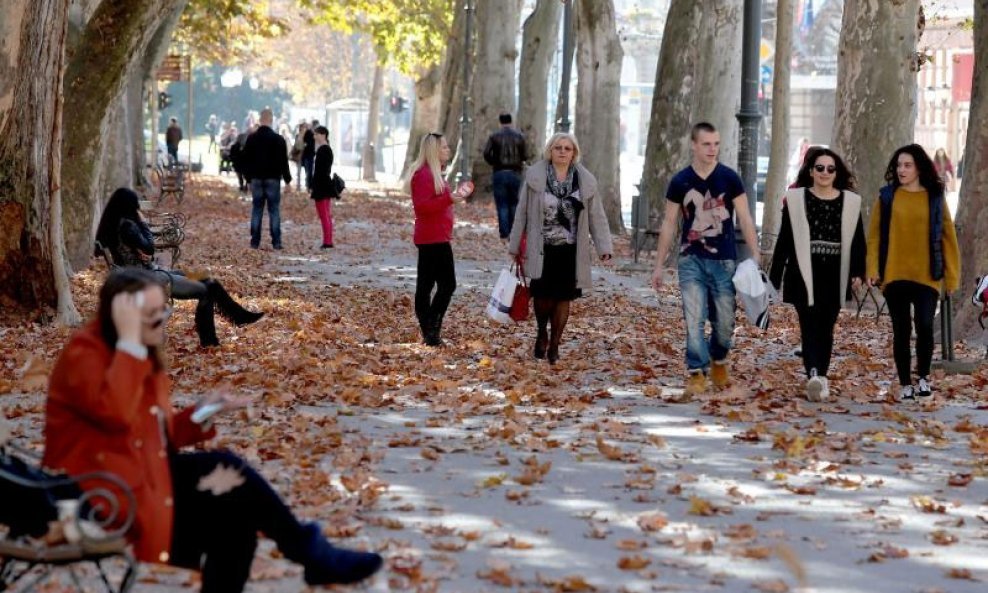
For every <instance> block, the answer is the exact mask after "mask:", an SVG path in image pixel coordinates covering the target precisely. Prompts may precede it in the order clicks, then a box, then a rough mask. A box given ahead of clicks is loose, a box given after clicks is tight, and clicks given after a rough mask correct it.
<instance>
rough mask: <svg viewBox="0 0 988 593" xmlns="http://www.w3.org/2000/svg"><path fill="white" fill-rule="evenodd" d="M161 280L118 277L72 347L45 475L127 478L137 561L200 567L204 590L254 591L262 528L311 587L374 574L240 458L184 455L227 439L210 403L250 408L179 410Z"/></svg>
mask: <svg viewBox="0 0 988 593" xmlns="http://www.w3.org/2000/svg"><path fill="white" fill-rule="evenodd" d="M158 282H159V281H158V279H157V277H156V276H155V275H154V274H153V273H152V272H149V271H146V270H141V269H136V268H123V269H120V270H117V271H115V272H113V273H112V274H110V276H109V277H108V278H107V280H106V282H105V283H104V285H103V288H102V289H101V290H100V299H99V311H98V314H97V317H96V319H95V320H93V321H92V322H90V323H89V324H87V325H86V326H85V327H83V328H82V330H81V331H79V332H77V333H76V334H75V335H73V336H72V338H71V340H70V341H69V343H68V345H66V347H65V348H64V349H63V350H62V352H61V354H60V355H59V357H58V361H57V362H56V363H55V368H54V369H53V371H52V374H51V380H50V385H49V394H48V403H47V410H46V415H45V458H44V463H45V466H46V467H50V468H54V469H61V470H65V471H66V472H68V473H69V474H81V473H86V472H90V471H109V472H112V473H114V474H117V475H118V476H120V477H121V478H122V479H123V480H124V481H126V482H127V484H128V485H129V486H130V488H131V489H132V490H133V492H134V496H135V499H136V504H137V508H136V517H135V521H134V524H133V527H132V528H131V530H130V532H129V533H128V538H129V539H130V541H131V542H132V543H133V545H134V548H135V552H136V555H137V557H138V559H140V560H142V561H146V562H160V563H169V564H173V565H175V566H181V567H183V568H188V569H192V570H201V571H202V591H203V593H239V592H240V591H242V590H243V587H244V584H245V583H246V582H247V578H248V577H249V576H250V565H251V562H252V561H253V558H254V550H255V548H256V547H257V533H258V532H259V531H260V532H263V533H264V534H265V535H266V536H267V537H270V538H271V539H273V540H274V541H275V542H276V543H277V544H278V548H279V549H280V550H281V552H282V553H283V554H284V555H285V557H286V558H288V559H290V560H293V561H295V562H298V563H299V564H302V565H303V566H304V567H305V581H306V582H307V583H308V584H310V585H319V584H328V583H352V582H356V581H359V580H362V579H364V578H365V577H367V576H370V575H371V574H373V573H374V572H375V571H377V569H378V568H380V566H381V561H382V560H381V557H380V556H379V555H377V554H374V553H365V552H353V551H349V550H343V549H340V548H334V547H333V546H331V545H330V544H329V543H328V542H327V541H326V540H325V538H324V537H323V536H322V532H321V530H320V528H319V526H318V525H317V524H315V523H310V524H302V523H300V522H299V521H298V520H297V519H296V518H295V516H294V515H293V514H292V512H291V511H290V510H289V509H288V507H287V506H285V503H284V502H283V501H282V500H281V497H279V496H278V494H277V493H276V492H275V491H274V490H272V488H271V486H270V485H269V484H268V483H267V481H266V480H265V479H264V478H262V477H261V476H260V475H259V474H258V473H257V472H255V471H254V469H252V468H251V467H250V466H248V465H247V464H246V463H245V462H244V461H243V460H242V459H240V458H239V457H237V456H236V455H234V454H232V453H228V452H224V451H204V452H188V453H184V452H180V451H179V449H180V448H181V447H184V446H187V445H191V444H194V443H197V442H200V441H204V440H206V439H209V438H212V437H213V436H214V435H215V434H216V433H215V430H214V429H213V428H212V427H211V426H210V420H209V419H208V418H202V417H200V415H199V414H201V413H202V412H205V411H206V410H207V409H208V408H206V406H207V405H209V406H210V407H212V408H213V409H214V410H215V411H218V412H223V411H229V410H232V409H235V408H238V407H242V406H243V405H244V404H245V402H243V401H242V400H236V399H234V398H231V397H230V396H228V395H213V396H210V397H207V398H206V399H205V400H203V402H201V403H200V404H199V406H197V407H190V408H186V409H184V410H182V411H180V412H178V413H175V412H173V411H172V407H171V403H170V401H169V388H170V383H169V380H168V375H167V373H166V371H165V366H164V363H163V362H162V354H161V348H162V345H163V344H164V339H165V322H166V321H167V319H168V316H169V314H170V313H171V308H170V307H168V305H167V304H166V302H165V293H164V289H163V287H162V286H161V285H160V284H159V283H158ZM197 410H198V411H199V414H196V412H197Z"/></svg>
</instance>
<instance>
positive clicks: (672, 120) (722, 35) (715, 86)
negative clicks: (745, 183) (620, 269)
mask: <svg viewBox="0 0 988 593" xmlns="http://www.w3.org/2000/svg"><path fill="white" fill-rule="evenodd" d="M741 3H742V0H730V1H729V2H721V1H719V0H702V1H694V0H672V2H671V4H670V5H669V14H668V15H667V17H666V25H665V29H664V33H663V36H662V50H661V52H660V53H659V63H658V66H657V68H656V72H655V91H654V93H653V95H652V113H651V116H650V119H649V128H648V141H647V143H646V145H645V167H644V169H643V171H642V180H641V186H640V195H641V199H643V200H646V201H647V203H648V206H649V210H650V214H649V223H648V225H649V228H651V229H654V230H658V228H659V221H660V220H661V218H662V213H663V211H664V209H665V199H664V198H665V191H666V187H667V186H668V185H669V180H670V179H672V176H673V175H675V174H676V172H677V171H679V170H680V169H682V168H683V167H685V166H687V165H688V164H689V162H690V158H691V155H690V127H691V126H692V124H694V123H696V122H698V121H701V120H705V121H708V122H710V123H712V124H714V125H715V126H716V127H717V128H718V130H719V131H720V137H721V153H720V155H721V158H720V160H721V161H722V162H724V163H725V164H727V165H729V166H731V167H734V166H736V164H737V163H736V156H732V155H736V154H737V141H738V136H737V119H736V118H735V111H736V110H737V107H738V104H739V102H740V100H741V82H740V79H739V78H738V75H739V74H740V71H741V68H740V65H738V63H737V60H738V59H739V58H740V52H737V50H736V49H735V48H736V47H738V46H739V45H740V31H741V22H740V14H739V13H738V10H737V7H738V6H739V5H741ZM683 31H695V32H696V35H695V39H693V40H691V42H690V43H684V42H683V35H682V32H683ZM732 44H733V45H732ZM735 53H736V54H737V55H735ZM732 64H733V65H732ZM711 95H719V97H711Z"/></svg>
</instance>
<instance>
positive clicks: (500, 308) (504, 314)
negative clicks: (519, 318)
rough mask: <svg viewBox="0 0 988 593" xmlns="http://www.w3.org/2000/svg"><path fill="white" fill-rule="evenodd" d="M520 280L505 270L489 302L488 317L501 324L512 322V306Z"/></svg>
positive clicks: (499, 276)
mask: <svg viewBox="0 0 988 593" xmlns="http://www.w3.org/2000/svg"><path fill="white" fill-rule="evenodd" d="M517 285H518V279H517V278H515V275H514V274H512V273H511V270H509V269H507V268H505V269H503V270H501V273H500V274H498V277H497V282H495V283H494V290H493V291H491V298H490V299H489V300H488V301H487V315H488V316H489V317H490V318H491V319H493V320H494V321H500V322H501V323H510V322H511V304H512V301H513V300H514V298H515V287H516V286H517Z"/></svg>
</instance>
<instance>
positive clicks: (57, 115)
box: [0, 0, 79, 324]
mask: <svg viewBox="0 0 988 593" xmlns="http://www.w3.org/2000/svg"><path fill="white" fill-rule="evenodd" d="M68 8H69V2H68V0H19V1H17V2H13V3H8V5H7V6H5V7H4V10H5V14H4V18H5V20H6V23H5V24H6V26H5V27H2V28H0V48H2V49H0V69H3V70H6V71H3V72H0V74H2V76H0V80H3V82H2V83H0V228H2V229H3V233H0V295H3V296H4V297H7V298H11V299H13V300H14V301H15V302H17V303H20V304H22V305H24V306H27V307H32V308H38V307H41V308H50V307H54V308H55V309H56V315H57V321H58V322H60V323H65V324H75V323H78V321H79V313H78V312H77V311H76V309H75V305H74V304H73V303H72V294H71V292H70V290H69V280H68V273H67V271H66V266H65V253H64V250H63V247H62V245H63V240H62V236H61V233H62V228H61V225H60V224H59V223H58V221H57V220H56V217H58V216H59V214H60V209H61V188H60V186H59V179H60V170H59V167H60V161H59V152H60V148H61V145H60V144H61V128H62V119H61V109H62V89H61V81H62V76H63V73H64V71H65V43H66V36H67V29H68ZM8 52H9V53H8Z"/></svg>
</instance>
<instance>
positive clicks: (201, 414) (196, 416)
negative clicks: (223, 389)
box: [191, 402, 223, 424]
mask: <svg viewBox="0 0 988 593" xmlns="http://www.w3.org/2000/svg"><path fill="white" fill-rule="evenodd" d="M222 409H223V404H221V403H219V402H214V403H211V404H205V405H202V406H198V407H196V410H195V411H194V412H192V417H191V420H192V422H194V423H195V424H202V423H203V422H205V421H206V420H209V419H210V418H212V417H213V416H214V415H215V414H216V413H217V412H219V411H220V410H222Z"/></svg>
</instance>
